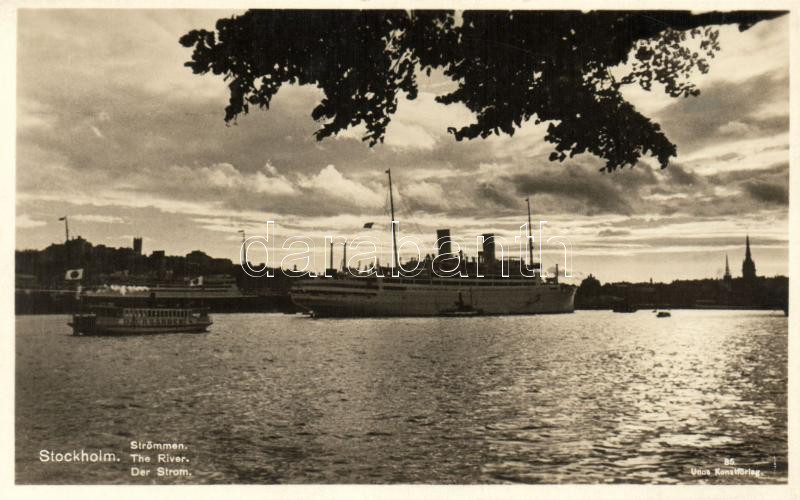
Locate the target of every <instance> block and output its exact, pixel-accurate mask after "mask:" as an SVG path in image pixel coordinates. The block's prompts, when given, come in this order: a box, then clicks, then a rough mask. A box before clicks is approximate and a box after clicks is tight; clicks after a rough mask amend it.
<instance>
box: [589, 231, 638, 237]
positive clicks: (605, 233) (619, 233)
mask: <svg viewBox="0 0 800 500" xmlns="http://www.w3.org/2000/svg"><path fill="white" fill-rule="evenodd" d="M630 234H631V232H630V231H628V230H627V229H619V230H614V229H603V230H602V231H600V232H599V233H597V236H600V237H602V238H606V237H609V236H628V235H630Z"/></svg>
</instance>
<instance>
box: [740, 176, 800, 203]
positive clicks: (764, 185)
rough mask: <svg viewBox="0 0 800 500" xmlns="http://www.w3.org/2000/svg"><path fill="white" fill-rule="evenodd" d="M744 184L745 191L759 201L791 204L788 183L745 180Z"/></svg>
mask: <svg viewBox="0 0 800 500" xmlns="http://www.w3.org/2000/svg"><path fill="white" fill-rule="evenodd" d="M743 186H744V189H745V191H747V193H748V194H749V195H750V196H752V197H753V198H754V199H755V200H757V201H763V202H765V203H776V204H779V205H788V204H789V191H788V189H787V188H786V184H776V183H769V182H760V181H749V182H745V183H744V185H743Z"/></svg>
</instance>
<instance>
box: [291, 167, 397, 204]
mask: <svg viewBox="0 0 800 500" xmlns="http://www.w3.org/2000/svg"><path fill="white" fill-rule="evenodd" d="M299 183H300V185H301V186H303V187H305V188H310V189H313V190H316V191H321V192H324V193H326V194H328V195H331V196H334V197H336V198H340V199H345V200H348V201H350V202H352V203H353V204H355V205H358V206H363V207H380V206H383V197H382V196H380V195H379V194H377V192H376V190H375V189H372V188H369V187H367V186H365V185H363V184H361V183H359V182H356V181H354V180H351V179H348V178H347V177H345V176H344V175H342V174H341V172H339V171H338V170H336V167H335V166H333V165H328V166H327V167H325V168H323V169H322V170H320V171H319V173H318V174H317V175H315V176H312V177H303V178H301V180H300V181H299Z"/></svg>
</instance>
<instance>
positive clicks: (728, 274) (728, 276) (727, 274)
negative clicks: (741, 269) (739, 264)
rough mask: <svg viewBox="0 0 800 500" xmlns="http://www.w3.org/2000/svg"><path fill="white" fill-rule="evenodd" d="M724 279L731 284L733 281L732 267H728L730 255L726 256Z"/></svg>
mask: <svg viewBox="0 0 800 500" xmlns="http://www.w3.org/2000/svg"><path fill="white" fill-rule="evenodd" d="M722 279H723V280H724V281H725V282H726V283H729V282H730V281H731V280H732V279H733V278H732V277H731V266H730V265H728V254H725V275H724V276H723V277H722Z"/></svg>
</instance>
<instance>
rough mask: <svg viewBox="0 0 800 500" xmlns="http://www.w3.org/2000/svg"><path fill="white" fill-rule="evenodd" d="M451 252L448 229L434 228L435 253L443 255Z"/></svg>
mask: <svg viewBox="0 0 800 500" xmlns="http://www.w3.org/2000/svg"><path fill="white" fill-rule="evenodd" d="M449 253H452V251H451V246H450V230H449V229H437V230H436V254H437V255H445V254H449Z"/></svg>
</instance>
